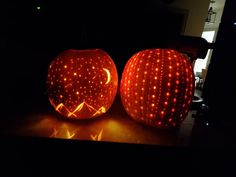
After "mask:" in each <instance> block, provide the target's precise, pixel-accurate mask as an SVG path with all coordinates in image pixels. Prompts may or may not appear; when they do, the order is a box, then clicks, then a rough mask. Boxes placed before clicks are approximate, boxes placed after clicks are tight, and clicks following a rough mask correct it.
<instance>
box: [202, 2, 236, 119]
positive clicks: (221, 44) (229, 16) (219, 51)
mask: <svg viewBox="0 0 236 177" xmlns="http://www.w3.org/2000/svg"><path fill="white" fill-rule="evenodd" d="M235 8H236V2H235V1H233V0H226V4H225V8H224V13H223V16H222V20H221V21H222V22H221V24H220V27H219V32H218V35H217V39H216V43H215V48H214V51H213V55H212V59H211V63H210V65H209V71H208V74H207V77H206V83H205V86H204V90H203V96H204V99H205V100H206V102H207V104H209V107H210V114H211V116H210V118H211V119H212V120H213V121H214V122H219V121H227V120H235V105H236V104H235V101H236V92H235V91H236V60H235V59H236V57H235V51H236V45H235V41H236V25H234V22H236V14H235Z"/></svg>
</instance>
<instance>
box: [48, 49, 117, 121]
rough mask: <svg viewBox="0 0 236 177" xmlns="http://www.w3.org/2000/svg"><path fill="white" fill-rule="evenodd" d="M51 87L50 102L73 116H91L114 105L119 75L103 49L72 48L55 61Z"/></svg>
mask: <svg viewBox="0 0 236 177" xmlns="http://www.w3.org/2000/svg"><path fill="white" fill-rule="evenodd" d="M47 86H48V96H49V100H50V103H51V105H52V106H53V107H54V108H55V110H56V111H57V112H59V113H60V114H62V115H63V116H65V117H68V118H71V119H90V118H94V117H97V116H99V115H102V114H104V113H105V112H107V110H108V109H109V108H110V107H111V105H112V103H113V101H114V99H115V96H116V92H117V87H118V74H117V70H116V66H115V64H114V62H113V60H112V59H111V57H110V56H109V55H108V54H107V53H106V52H104V51H103V50H100V49H91V50H72V49H71V50H66V51H64V52H62V53H60V54H59V55H58V56H57V57H56V59H55V60H53V61H52V62H51V64H50V66H49V69H48V77H47Z"/></svg>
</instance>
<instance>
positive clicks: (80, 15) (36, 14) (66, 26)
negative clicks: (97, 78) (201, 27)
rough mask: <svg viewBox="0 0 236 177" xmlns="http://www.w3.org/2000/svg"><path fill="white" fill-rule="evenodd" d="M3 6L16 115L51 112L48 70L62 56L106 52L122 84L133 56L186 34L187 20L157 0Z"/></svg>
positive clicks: (6, 71)
mask: <svg viewBox="0 0 236 177" xmlns="http://www.w3.org/2000/svg"><path fill="white" fill-rule="evenodd" d="M3 4H4V6H2V7H4V8H3V10H4V11H3V12H4V16H3V17H4V20H3V23H4V25H2V26H3V27H4V30H3V32H2V35H1V36H2V39H3V42H2V43H1V44H2V45H1V49H3V51H4V55H3V57H2V61H3V65H2V66H4V67H3V68H2V70H1V72H2V75H3V76H4V77H3V78H2V79H3V81H2V83H3V84H2V85H3V87H2V89H3V91H2V93H3V98H4V99H3V100H4V101H2V103H3V106H4V109H5V110H6V113H8V112H9V111H11V112H16V114H18V112H21V111H31V110H32V111H34V109H38V108H39V107H45V109H47V108H48V105H47V104H48V100H47V95H46V87H45V83H46V76H47V68H48V66H49V63H50V62H51V61H52V60H53V58H54V57H55V56H56V55H57V54H58V53H59V52H61V51H63V50H66V49H71V48H73V49H84V48H101V49H103V50H105V51H106V52H108V54H110V56H111V57H112V58H113V60H114V62H115V64H116V66H117V70H118V74H119V79H120V78H121V74H122V71H123V68H124V65H125V63H126V62H127V60H128V59H129V58H130V57H131V56H132V55H133V54H135V53H136V52H138V51H140V50H142V49H146V48H155V47H163V46H165V42H166V41H167V40H168V39H170V38H172V37H173V36H178V35H179V34H181V33H182V32H183V28H184V22H185V21H184V20H185V18H186V15H187V14H186V13H185V12H182V11H178V10H176V9H171V8H169V7H168V3H162V2H159V3H156V5H155V7H154V6H152V4H151V1H138V2H136V1H126V0H117V1H105V0H101V1H88V0H86V1H68V0H62V1H58V0H50V1H48V0H37V1H28V0H24V1H18V0H10V1H6V2H5V1H4V3H3ZM37 6H40V7H41V9H40V10H38V9H37ZM18 105H19V106H18Z"/></svg>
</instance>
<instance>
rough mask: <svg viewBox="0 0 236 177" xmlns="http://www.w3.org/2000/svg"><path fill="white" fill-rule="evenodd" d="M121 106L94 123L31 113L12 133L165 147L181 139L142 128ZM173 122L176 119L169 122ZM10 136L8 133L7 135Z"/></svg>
mask: <svg viewBox="0 0 236 177" xmlns="http://www.w3.org/2000/svg"><path fill="white" fill-rule="evenodd" d="M121 108H122V107H121V105H120V104H118V105H116V106H115V107H113V111H111V112H109V113H108V114H105V115H103V116H101V117H100V118H99V119H94V120H92V121H68V120H65V119H58V117H57V116H56V115H52V114H29V115H28V116H26V117H25V118H24V119H22V120H23V121H22V124H20V126H19V125H17V127H15V126H13V127H12V128H11V129H8V130H9V134H15V135H17V136H19V135H23V136H33V137H47V138H56V139H58V138H59V139H65V140H66V139H68V140H70V139H74V140H86V141H103V142H117V143H118V142H121V143H138V144H139V143H141V144H164V145H171V144H173V143H176V140H177V137H176V136H175V135H173V136H172V135H171V136H170V134H168V132H165V133H161V132H158V131H157V130H156V129H152V128H150V127H146V126H142V125H141V124H139V123H136V122H134V121H133V120H131V119H129V118H128V116H127V114H125V112H124V110H123V109H121ZM168 121H169V122H173V120H172V118H170V119H169V120H168ZM6 133H7V132H6Z"/></svg>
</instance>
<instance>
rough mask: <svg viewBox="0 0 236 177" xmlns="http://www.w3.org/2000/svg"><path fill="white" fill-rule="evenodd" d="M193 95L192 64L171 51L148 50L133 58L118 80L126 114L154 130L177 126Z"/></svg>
mask: <svg viewBox="0 0 236 177" xmlns="http://www.w3.org/2000/svg"><path fill="white" fill-rule="evenodd" d="M193 93H194V74H193V69H192V66H191V63H190V62H189V60H188V58H187V57H185V56H184V55H183V54H181V53H179V52H177V51H175V50H170V49H148V50H143V51H140V52H138V53H136V54H135V55H133V56H132V57H131V58H130V59H129V61H128V62H127V64H126V66H125V69H124V71H123V74H122V78H121V86H120V94H121V100H122V104H123V105H124V108H125V110H126V111H127V113H128V114H129V115H130V116H131V117H132V118H133V119H135V120H137V121H139V122H143V123H145V124H147V125H151V126H154V127H162V128H164V127H168V128H169V127H177V126H179V125H180V123H181V122H182V121H183V120H184V118H185V117H186V115H187V113H188V109H189V105H190V103H191V102H192V98H193Z"/></svg>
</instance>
